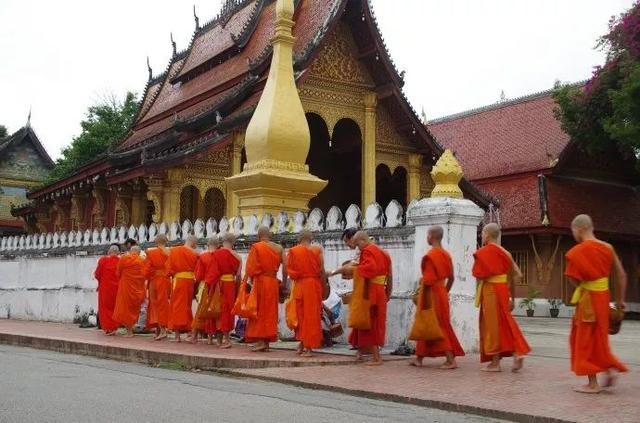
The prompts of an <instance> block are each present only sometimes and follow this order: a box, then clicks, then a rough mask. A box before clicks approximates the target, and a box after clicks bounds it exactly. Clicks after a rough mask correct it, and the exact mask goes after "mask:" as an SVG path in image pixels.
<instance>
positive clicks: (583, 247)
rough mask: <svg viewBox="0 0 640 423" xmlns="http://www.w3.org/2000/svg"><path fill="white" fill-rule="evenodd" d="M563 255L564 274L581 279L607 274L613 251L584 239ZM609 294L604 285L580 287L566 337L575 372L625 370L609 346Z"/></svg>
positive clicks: (589, 279)
mask: <svg viewBox="0 0 640 423" xmlns="http://www.w3.org/2000/svg"><path fill="white" fill-rule="evenodd" d="M566 259H567V266H566V270H565V274H566V275H567V276H568V277H570V278H572V279H574V280H576V281H578V282H581V283H582V282H589V281H595V280H598V279H600V278H608V277H609V275H610V273H611V268H612V264H613V251H612V250H611V249H610V248H609V247H608V246H607V245H605V244H603V243H601V242H598V241H591V240H588V241H584V242H581V243H580V244H578V245H576V246H575V247H573V248H572V249H571V250H569V251H568V252H567V254H566ZM586 296H589V297H586ZM609 297H610V293H609V290H608V289H607V290H605V291H588V290H586V289H584V290H582V295H581V297H580V301H579V302H578V304H577V306H576V312H575V314H574V316H573V322H572V325H571V335H570V337H569V345H570V346H571V370H572V371H573V372H574V373H575V374H576V375H578V376H587V375H594V374H596V373H600V372H605V371H607V370H609V369H617V370H618V371H621V372H625V371H627V368H626V367H625V366H624V364H622V363H621V362H620V361H619V360H618V359H617V358H616V357H615V356H614V355H613V354H612V353H611V349H610V347H609V332H608V331H609ZM589 303H590V304H589Z"/></svg>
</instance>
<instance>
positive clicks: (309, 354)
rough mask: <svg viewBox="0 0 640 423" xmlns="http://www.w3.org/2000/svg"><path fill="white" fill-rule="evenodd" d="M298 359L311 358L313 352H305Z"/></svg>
mask: <svg viewBox="0 0 640 423" xmlns="http://www.w3.org/2000/svg"><path fill="white" fill-rule="evenodd" d="M300 357H305V358H308V357H313V352H312V351H305V352H303V353H302V354H300Z"/></svg>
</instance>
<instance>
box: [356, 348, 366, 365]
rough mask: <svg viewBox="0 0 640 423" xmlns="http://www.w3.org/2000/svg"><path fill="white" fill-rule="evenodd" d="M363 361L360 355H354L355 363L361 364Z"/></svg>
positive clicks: (359, 353)
mask: <svg viewBox="0 0 640 423" xmlns="http://www.w3.org/2000/svg"><path fill="white" fill-rule="evenodd" d="M363 361H364V357H363V356H362V353H361V352H360V351H358V352H357V353H356V363H362V362H363Z"/></svg>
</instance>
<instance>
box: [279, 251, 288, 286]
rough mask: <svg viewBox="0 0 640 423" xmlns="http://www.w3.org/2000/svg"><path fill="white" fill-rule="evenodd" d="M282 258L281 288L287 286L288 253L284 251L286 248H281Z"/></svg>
mask: <svg viewBox="0 0 640 423" xmlns="http://www.w3.org/2000/svg"><path fill="white" fill-rule="evenodd" d="M280 259H281V260H282V279H281V282H280V288H284V287H286V286H287V255H286V254H285V253H284V248H282V249H281V250H280Z"/></svg>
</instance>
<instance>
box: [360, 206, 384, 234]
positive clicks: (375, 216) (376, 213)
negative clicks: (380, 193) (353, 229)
mask: <svg viewBox="0 0 640 423" xmlns="http://www.w3.org/2000/svg"><path fill="white" fill-rule="evenodd" d="M383 225H384V214H383V212H382V207H380V204H378V203H371V204H369V205H368V206H367V209H366V210H365V212H364V227H365V228H367V229H375V228H382V226H383Z"/></svg>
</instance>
